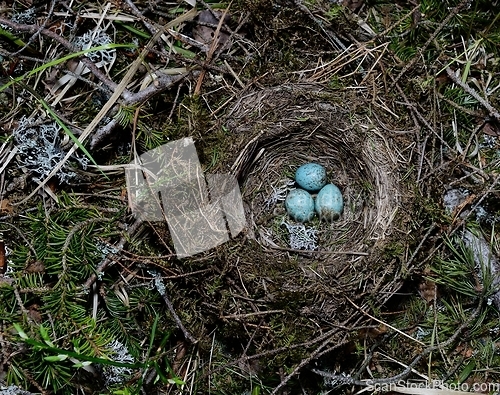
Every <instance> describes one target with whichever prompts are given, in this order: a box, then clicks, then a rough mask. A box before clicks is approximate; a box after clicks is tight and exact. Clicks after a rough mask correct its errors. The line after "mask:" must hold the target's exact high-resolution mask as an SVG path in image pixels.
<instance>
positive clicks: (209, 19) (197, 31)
mask: <svg viewBox="0 0 500 395" xmlns="http://www.w3.org/2000/svg"><path fill="white" fill-rule="evenodd" d="M222 15H223V13H222V12H221V11H212V12H211V11H209V10H204V11H201V12H200V14H199V15H198V18H197V21H198V22H201V23H206V24H210V25H214V27H211V26H203V25H198V26H196V27H195V28H194V29H193V37H194V39H195V40H196V41H198V42H200V43H203V44H205V45H207V46H210V45H211V44H212V42H213V41H214V39H215V31H216V30H217V27H216V26H217V25H218V24H219V21H220V18H221V17H222ZM230 20H231V17H230V16H229V15H226V17H225V18H224V22H225V23H229V22H230ZM218 39H219V42H218V44H217V48H220V47H222V46H223V45H224V44H225V43H226V42H227V40H229V34H227V33H225V32H223V31H220V32H219V38H218Z"/></svg>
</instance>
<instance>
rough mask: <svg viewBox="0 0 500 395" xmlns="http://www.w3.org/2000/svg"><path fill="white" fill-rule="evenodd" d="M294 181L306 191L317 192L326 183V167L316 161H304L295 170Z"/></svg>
mask: <svg viewBox="0 0 500 395" xmlns="http://www.w3.org/2000/svg"><path fill="white" fill-rule="evenodd" d="M295 181H296V182H297V184H298V185H299V186H300V187H301V188H304V189H305V190H306V191H308V192H317V191H319V190H320V189H321V188H323V187H324V186H325V184H326V169H325V168H324V167H323V166H321V165H319V164H317V163H306V164H305V165H302V166H300V167H299V168H298V169H297V171H296V172H295Z"/></svg>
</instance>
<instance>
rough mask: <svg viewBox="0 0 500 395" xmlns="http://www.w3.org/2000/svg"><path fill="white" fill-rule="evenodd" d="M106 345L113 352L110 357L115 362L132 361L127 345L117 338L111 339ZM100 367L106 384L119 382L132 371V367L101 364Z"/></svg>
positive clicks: (131, 362)
mask: <svg viewBox="0 0 500 395" xmlns="http://www.w3.org/2000/svg"><path fill="white" fill-rule="evenodd" d="M108 347H109V348H110V349H111V350H112V352H113V355H112V358H113V360H114V361H115V362H122V363H130V364H133V363H134V357H133V356H132V355H130V353H129V351H128V349H127V347H126V346H125V345H124V344H122V343H120V342H119V341H118V340H113V342H111V343H110V344H109V345H108ZM101 367H102V373H103V376H104V383H105V384H106V386H110V385H113V384H120V383H122V382H123V381H125V380H126V379H127V378H128V377H129V376H130V375H131V374H132V373H133V370H132V369H130V368H126V367H120V366H111V365H102V366H101Z"/></svg>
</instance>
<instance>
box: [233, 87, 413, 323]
mask: <svg viewBox="0 0 500 395" xmlns="http://www.w3.org/2000/svg"><path fill="white" fill-rule="evenodd" d="M226 126H227V127H228V129H229V130H231V131H232V132H233V133H234V134H233V138H234V141H235V142H234V145H235V146H236V154H235V155H234V156H233V159H232V163H231V166H232V171H233V173H234V174H235V175H236V177H237V178H238V180H239V182H240V186H241V189H242V196H243V201H244V205H245V208H246V216H247V221H248V231H247V235H248V237H250V238H251V239H253V240H254V241H255V242H257V243H258V245H259V247H258V248H257V249H258V250H259V252H258V253H257V251H256V248H255V244H254V243H250V244H249V246H248V249H249V251H248V254H246V256H245V261H246V262H247V263H248V264H250V265H256V266H257V267H259V268H260V269H259V270H262V267H263V265H265V264H266V263H268V264H273V265H276V264H278V265H279V264H283V265H284V266H285V267H287V270H289V271H288V273H289V274H288V276H287V279H280V280H276V279H275V280H273V281H278V282H279V283H280V287H284V288H285V289H289V290H295V291H299V292H304V291H305V290H306V288H307V287H310V288H311V290H312V289H314V291H313V292H312V295H311V296H312V299H316V302H315V303H314V306H307V307H305V310H303V311H307V312H309V313H313V315H316V314H318V315H321V316H322V317H323V318H324V317H325V314H326V315H327V316H328V317H329V318H331V319H333V318H335V319H336V320H337V319H339V318H342V317H340V316H339V315H345V316H347V315H348V314H349V311H350V310H352V306H350V308H349V309H347V310H346V309H345V307H346V301H345V299H344V300H341V299H342V297H340V296H339V294H342V293H345V295H347V296H349V297H354V298H355V299H357V296H359V295H360V294H366V293H369V294H371V295H376V296H377V297H376V299H377V300H378V301H379V302H384V301H386V300H387V299H388V297H390V295H391V294H392V293H393V292H395V290H396V289H397V288H398V284H399V283H398V276H397V275H396V272H397V271H398V270H399V268H398V267H397V265H395V262H396V261H395V260H394V259H393V258H394V257H393V256H391V254H393V253H394V251H398V252H399V253H401V249H402V250H403V251H404V246H402V245H401V240H399V239H400V237H399V235H398V237H395V229H398V230H399V231H400V230H401V227H403V226H404V224H403V223H404V221H403V219H402V216H401V213H402V212H404V211H405V210H401V208H402V206H403V205H406V204H407V203H408V192H407V191H405V190H404V185H403V183H402V182H401V177H402V175H403V174H404V173H403V172H404V171H405V169H404V163H405V160H404V157H403V155H402V153H401V151H400V150H399V149H398V146H397V144H396V143H395V142H394V141H393V139H390V138H388V137H386V136H385V135H384V133H382V132H381V131H380V130H379V129H378V128H377V127H376V126H375V125H374V122H373V120H372V119H371V118H370V113H369V112H368V106H367V105H366V103H365V102H364V100H361V99H359V98H357V97H356V96H355V95H354V94H348V93H345V92H336V91H331V90H327V89H325V88H323V87H320V86H316V85H311V84H307V85H302V84H298V85H297V84H289V85H282V86H279V87H275V88H270V89H263V90H258V91H254V92H251V93H248V92H247V93H246V95H244V96H242V97H241V98H240V99H239V101H238V102H237V104H236V105H235V106H234V107H233V108H232V110H231V111H230V112H229V115H228V117H227V120H226ZM308 162H316V163H319V164H321V165H323V166H324V167H325V168H326V170H327V176H328V182H330V183H334V184H336V185H337V186H338V187H339V188H340V190H341V191H342V195H343V198H344V211H343V214H342V215H341V217H340V219H338V220H336V221H334V222H331V223H328V222H322V221H320V220H319V219H318V218H317V217H316V218H315V219H314V220H312V221H310V222H307V223H305V224H301V223H297V222H294V221H293V220H292V219H291V218H290V217H289V216H288V215H287V213H286V211H285V209H284V199H285V197H286V194H287V193H288V191H289V190H291V189H293V188H295V187H296V185H295V184H294V173H295V170H296V169H297V168H298V167H299V166H300V165H302V164H304V163H308ZM403 234H404V233H403ZM396 247H397V248H396ZM290 262H293V263H292V264H290ZM294 268H295V269H294ZM281 275H282V273H281V272H280V273H279V276H281ZM304 277H307V278H308V280H307V281H304ZM310 280H313V281H310ZM332 284H336V288H335V291H334V292H332ZM282 289H283V288H282ZM321 290H327V292H326V293H325V294H323V293H322V291H321ZM360 290H362V291H360ZM318 291H319V293H321V294H322V295H323V296H321V298H320V299H321V302H320V303H318V300H317V299H318V298H317V295H318ZM328 294H332V297H328V296H324V295H328ZM333 294H334V295H333ZM313 295H316V296H314V297H313ZM381 295H383V296H381ZM329 306H330V307H329ZM342 306H343V307H342ZM339 307H340V310H342V312H341V311H339ZM344 318H345V317H344Z"/></svg>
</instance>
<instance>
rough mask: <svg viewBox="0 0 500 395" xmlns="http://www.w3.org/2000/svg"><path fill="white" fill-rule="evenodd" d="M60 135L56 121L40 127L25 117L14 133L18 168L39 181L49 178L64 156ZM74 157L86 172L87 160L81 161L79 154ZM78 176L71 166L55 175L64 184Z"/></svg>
mask: <svg viewBox="0 0 500 395" xmlns="http://www.w3.org/2000/svg"><path fill="white" fill-rule="evenodd" d="M59 133H60V127H59V125H58V124H57V123H56V122H51V123H43V124H37V123H35V122H33V121H31V120H29V119H27V118H24V117H23V118H22V119H21V120H20V121H19V126H18V127H17V128H16V130H14V132H13V136H14V140H15V141H16V145H17V151H18V154H17V161H18V163H19V165H20V166H23V167H25V168H26V169H27V170H29V171H30V172H31V173H32V174H34V175H35V178H37V179H40V178H41V179H43V178H45V177H47V176H48V175H49V174H50V173H51V172H52V169H54V167H55V166H57V164H58V163H59V162H60V161H61V160H62V159H63V158H64V156H65V152H64V151H63V150H62V149H61V139H60V137H59ZM72 158H73V159H74V161H76V162H77V163H78V164H79V165H80V166H81V167H82V168H83V169H86V167H87V163H88V160H87V158H85V157H84V158H80V157H78V156H77V155H76V154H74V155H73V157H72ZM75 176H76V173H75V172H74V171H73V170H72V168H71V167H70V166H69V165H68V164H65V165H64V166H63V167H62V168H61V169H60V170H59V171H58V172H57V174H56V177H57V178H58V179H59V181H60V182H62V183H65V182H66V183H67V182H68V181H70V180H71V179H73V178H75Z"/></svg>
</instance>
